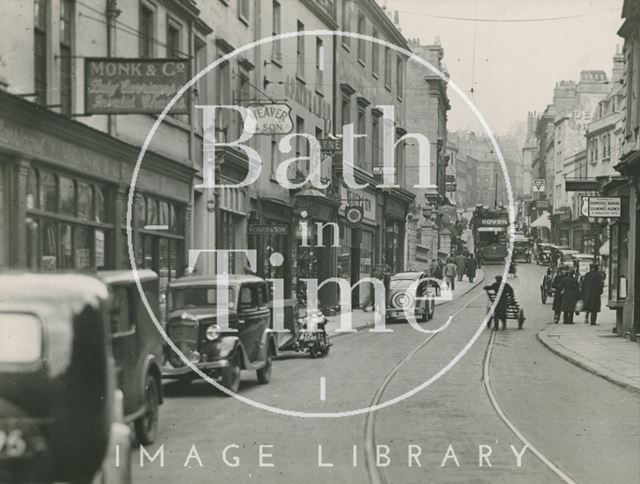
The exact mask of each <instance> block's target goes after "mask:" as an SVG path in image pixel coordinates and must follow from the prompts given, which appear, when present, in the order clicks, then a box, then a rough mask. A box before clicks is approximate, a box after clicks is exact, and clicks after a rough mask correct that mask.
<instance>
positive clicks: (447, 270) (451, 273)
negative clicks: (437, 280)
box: [444, 257, 456, 291]
mask: <svg viewBox="0 0 640 484" xmlns="http://www.w3.org/2000/svg"><path fill="white" fill-rule="evenodd" d="M444 276H445V278H446V280H447V287H449V289H451V290H452V291H453V290H454V289H455V288H456V265H455V263H454V262H453V259H452V258H451V257H449V259H448V260H447V265H446V266H444Z"/></svg>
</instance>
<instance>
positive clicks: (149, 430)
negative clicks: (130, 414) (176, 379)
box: [135, 374, 160, 445]
mask: <svg viewBox="0 0 640 484" xmlns="http://www.w3.org/2000/svg"><path fill="white" fill-rule="evenodd" d="M144 399H145V402H144V403H145V411H144V414H143V415H142V416H141V417H138V418H137V419H136V421H135V430H136V437H137V439H138V442H140V444H142V445H151V444H153V443H154V442H155V440H156V437H157V436H158V413H159V412H158V409H159V406H160V392H159V388H158V381H157V380H156V379H155V378H154V377H153V376H152V375H150V374H147V378H146V380H145V383H144Z"/></svg>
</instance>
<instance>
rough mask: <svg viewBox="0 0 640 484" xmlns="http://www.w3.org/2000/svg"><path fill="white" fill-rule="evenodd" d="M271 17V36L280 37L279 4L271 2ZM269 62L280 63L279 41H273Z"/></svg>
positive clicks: (280, 12)
mask: <svg viewBox="0 0 640 484" xmlns="http://www.w3.org/2000/svg"><path fill="white" fill-rule="evenodd" d="M272 5H273V17H272V19H271V34H272V35H273V36H274V37H275V36H277V35H280V32H281V30H282V11H281V9H280V8H281V7H280V2H278V1H277V0H273V3H272ZM271 60H274V61H276V62H278V63H279V62H282V43H281V40H280V39H277V40H274V41H273V50H272V51H271Z"/></svg>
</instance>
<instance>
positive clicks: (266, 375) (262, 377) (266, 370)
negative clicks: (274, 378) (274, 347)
mask: <svg viewBox="0 0 640 484" xmlns="http://www.w3.org/2000/svg"><path fill="white" fill-rule="evenodd" d="M272 360H273V359H272V358H271V350H269V352H268V354H267V361H266V363H265V365H264V366H263V367H262V368H260V369H259V370H257V371H256V374H257V375H258V381H259V382H260V383H262V384H263V385H266V384H267V383H269V382H270V381H271V367H272V366H273V365H272Z"/></svg>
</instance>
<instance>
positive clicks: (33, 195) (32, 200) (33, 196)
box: [27, 168, 40, 210]
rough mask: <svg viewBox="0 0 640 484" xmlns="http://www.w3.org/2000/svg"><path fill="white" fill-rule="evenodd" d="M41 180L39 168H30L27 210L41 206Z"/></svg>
mask: <svg viewBox="0 0 640 484" xmlns="http://www.w3.org/2000/svg"><path fill="white" fill-rule="evenodd" d="M39 181H40V180H39V176H38V170H36V169H35V168H30V169H29V181H28V183H27V210H30V209H32V208H40V196H39V195H38V193H39Z"/></svg>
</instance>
